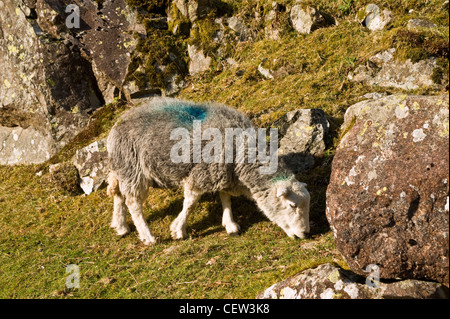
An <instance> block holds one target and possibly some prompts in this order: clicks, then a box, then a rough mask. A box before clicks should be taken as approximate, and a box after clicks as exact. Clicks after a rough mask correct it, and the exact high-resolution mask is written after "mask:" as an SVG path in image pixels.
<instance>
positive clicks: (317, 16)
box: [290, 3, 334, 34]
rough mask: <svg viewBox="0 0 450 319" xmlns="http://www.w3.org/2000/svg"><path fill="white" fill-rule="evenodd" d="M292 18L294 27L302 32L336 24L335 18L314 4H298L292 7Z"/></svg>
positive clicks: (308, 32) (309, 31) (306, 32)
mask: <svg viewBox="0 0 450 319" xmlns="http://www.w3.org/2000/svg"><path fill="white" fill-rule="evenodd" d="M290 20H291V23H292V26H293V27H294V29H295V30H296V31H297V32H299V33H302V34H310V33H311V32H313V31H314V30H316V29H318V28H321V27H326V26H329V25H332V24H334V19H333V18H332V17H330V16H329V15H327V14H325V13H324V12H321V11H319V10H318V9H317V8H316V7H314V6H309V5H306V4H302V3H300V4H296V5H295V6H293V7H292V8H291V12H290Z"/></svg>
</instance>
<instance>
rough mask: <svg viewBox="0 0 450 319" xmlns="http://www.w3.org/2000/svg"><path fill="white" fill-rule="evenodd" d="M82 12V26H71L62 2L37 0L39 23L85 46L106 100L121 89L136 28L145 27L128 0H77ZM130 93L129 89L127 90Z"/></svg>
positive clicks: (44, 28) (57, 35) (75, 43)
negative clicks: (139, 21)
mask: <svg viewBox="0 0 450 319" xmlns="http://www.w3.org/2000/svg"><path fill="white" fill-rule="evenodd" d="M70 3H71V4H74V5H77V6H78V7H79V12H80V27H79V28H77V27H74V28H68V27H67V25H66V18H67V17H68V15H69V13H66V4H65V3H64V2H63V1H54V0H37V3H36V11H37V24H38V25H39V26H40V27H41V28H42V29H43V30H45V31H46V32H48V33H49V34H51V35H52V36H53V37H54V38H56V39H62V40H66V41H68V42H70V43H73V44H74V45H76V46H77V47H79V48H81V49H82V52H83V54H84V57H85V58H86V59H88V60H89V61H90V62H91V63H92V68H93V71H94V74H95V77H96V79H97V82H98V83H99V88H100V90H101V92H102V94H103V96H104V99H105V101H106V103H109V102H111V101H112V99H113V98H114V95H115V91H117V90H118V89H122V86H123V85H124V83H125V79H126V76H127V71H128V66H129V64H130V62H131V59H130V54H131V52H133V50H134V48H135V47H136V44H137V41H136V40H135V39H134V38H133V31H136V32H138V33H140V34H142V32H145V28H144V30H142V29H143V26H142V25H140V24H138V23H137V14H136V12H135V11H134V10H132V9H130V8H129V7H128V6H127V5H126V0H115V1H112V0H105V1H101V2H99V1H95V0H74V1H70ZM125 93H128V92H125Z"/></svg>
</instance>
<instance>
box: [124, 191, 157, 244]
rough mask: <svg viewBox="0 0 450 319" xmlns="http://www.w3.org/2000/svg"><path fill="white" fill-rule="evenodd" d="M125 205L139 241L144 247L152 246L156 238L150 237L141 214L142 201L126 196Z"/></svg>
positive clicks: (150, 234)
mask: <svg viewBox="0 0 450 319" xmlns="http://www.w3.org/2000/svg"><path fill="white" fill-rule="evenodd" d="M126 204H127V206H128V210H129V211H130V214H131V218H132V219H133V223H134V225H135V226H136V230H137V232H138V234H139V238H140V239H141V241H142V242H143V243H144V244H146V245H150V244H154V243H155V242H156V238H155V237H154V236H153V235H152V233H151V231H150V228H148V224H147V222H146V221H145V218H144V213H143V212H142V200H141V199H139V198H137V197H135V196H127V197H126Z"/></svg>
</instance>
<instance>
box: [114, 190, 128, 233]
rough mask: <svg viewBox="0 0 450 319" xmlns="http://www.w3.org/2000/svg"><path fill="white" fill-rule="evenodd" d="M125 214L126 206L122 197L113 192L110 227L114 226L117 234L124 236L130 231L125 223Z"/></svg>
mask: <svg viewBox="0 0 450 319" xmlns="http://www.w3.org/2000/svg"><path fill="white" fill-rule="evenodd" d="M126 214H127V207H126V205H125V200H124V198H123V197H122V195H120V194H114V211H113V217H112V221H111V228H114V229H115V230H116V232H117V235H119V236H124V235H125V234H127V233H129V232H130V227H128V225H127V220H126Z"/></svg>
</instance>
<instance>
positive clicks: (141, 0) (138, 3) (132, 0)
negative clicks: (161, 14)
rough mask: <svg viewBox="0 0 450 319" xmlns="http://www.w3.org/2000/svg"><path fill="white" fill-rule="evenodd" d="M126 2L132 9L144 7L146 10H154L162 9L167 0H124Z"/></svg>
mask: <svg viewBox="0 0 450 319" xmlns="http://www.w3.org/2000/svg"><path fill="white" fill-rule="evenodd" d="M126 3H127V5H128V6H129V7H130V8H133V9H144V10H147V11H148V12H154V11H161V10H163V11H164V9H165V7H166V6H167V3H168V0H126Z"/></svg>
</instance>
